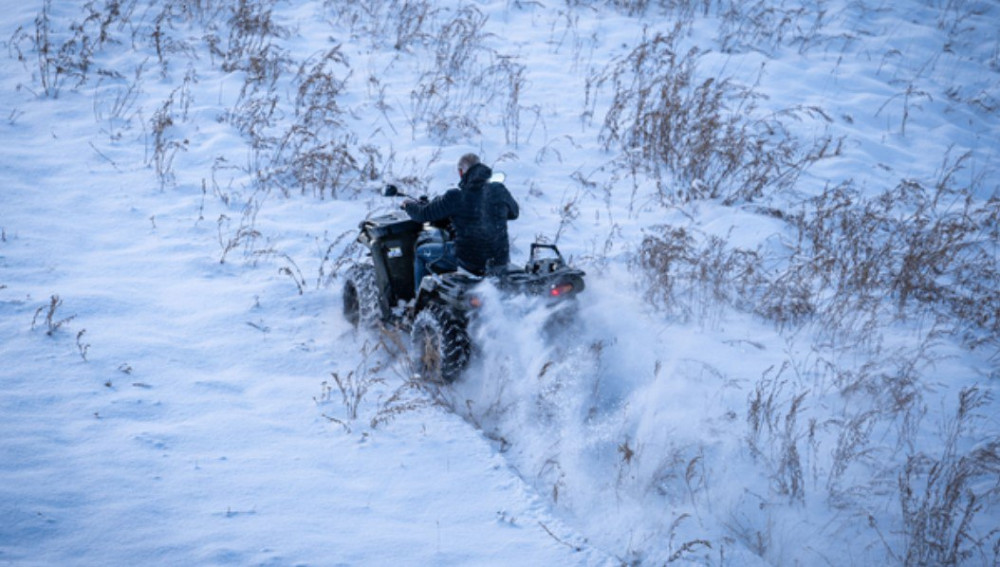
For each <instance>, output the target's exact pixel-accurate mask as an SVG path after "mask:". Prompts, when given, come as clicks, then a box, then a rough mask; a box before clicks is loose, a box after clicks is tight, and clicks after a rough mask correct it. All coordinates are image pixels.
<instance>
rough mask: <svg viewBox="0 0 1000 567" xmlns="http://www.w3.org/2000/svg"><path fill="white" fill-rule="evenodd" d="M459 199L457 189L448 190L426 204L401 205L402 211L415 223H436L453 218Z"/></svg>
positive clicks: (413, 202)
mask: <svg viewBox="0 0 1000 567" xmlns="http://www.w3.org/2000/svg"><path fill="white" fill-rule="evenodd" d="M459 197H460V195H459V190H458V189H449V190H448V191H445V193H444V194H443V195H438V196H437V197H434V198H433V199H431V200H430V201H429V202H427V203H420V202H418V201H407V202H406V203H404V204H403V210H404V211H406V214H408V215H410V218H411V219H413V220H415V221H417V222H431V221H438V220H442V219H446V218H449V217H451V216H454V214H455V213H456V212H457V208H458V205H459Z"/></svg>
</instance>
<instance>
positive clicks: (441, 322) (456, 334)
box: [410, 303, 470, 383]
mask: <svg viewBox="0 0 1000 567" xmlns="http://www.w3.org/2000/svg"><path fill="white" fill-rule="evenodd" d="M410 337H411V338H412V341H413V348H412V350H411V352H412V353H413V354H412V356H413V367H414V371H415V372H416V373H417V374H419V375H420V377H421V378H422V379H424V380H427V381H428V382H438V383H442V382H443V383H450V382H454V381H455V379H456V378H458V376H459V374H461V373H462V370H463V369H465V365H466V364H467V363H468V362H469V351H470V343H469V335H468V333H467V332H466V329H465V321H464V320H463V319H462V318H461V317H459V316H456V315H455V314H453V313H452V312H451V311H450V310H449V309H448V308H447V307H445V306H443V305H439V304H436V303H432V304H430V305H428V306H427V307H426V308H425V309H424V310H423V311H421V312H420V313H419V314H418V315H417V318H416V320H414V321H413V330H412V331H411V333H410Z"/></svg>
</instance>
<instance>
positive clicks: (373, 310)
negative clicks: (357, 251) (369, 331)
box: [343, 264, 381, 327]
mask: <svg viewBox="0 0 1000 567" xmlns="http://www.w3.org/2000/svg"><path fill="white" fill-rule="evenodd" d="M343 298H344V318H346V319H347V321H348V322H350V323H351V325H353V326H354V327H358V326H363V327H370V326H372V325H373V324H374V323H375V321H376V319H378V316H379V311H380V309H381V308H380V307H379V304H378V284H376V283H375V266H373V265H371V264H355V265H353V266H351V267H350V269H348V270H347V275H346V276H345V277H344V293H343Z"/></svg>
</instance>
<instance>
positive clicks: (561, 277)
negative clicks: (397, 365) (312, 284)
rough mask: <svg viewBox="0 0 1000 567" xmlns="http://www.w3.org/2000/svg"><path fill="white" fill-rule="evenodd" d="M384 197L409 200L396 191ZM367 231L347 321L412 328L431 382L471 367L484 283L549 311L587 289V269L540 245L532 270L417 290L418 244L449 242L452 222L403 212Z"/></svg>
mask: <svg viewBox="0 0 1000 567" xmlns="http://www.w3.org/2000/svg"><path fill="white" fill-rule="evenodd" d="M382 194H383V195H384V196H386V197H394V196H401V197H405V196H406V195H404V194H402V193H400V192H399V191H398V190H397V189H396V187H395V186H393V185H388V186H386V188H385V189H383V191H382ZM421 199H425V197H422V198H421ZM359 228H360V233H359V234H358V238H357V241H358V242H359V243H360V244H361V245H362V246H364V247H365V248H366V249H367V256H368V257H367V258H365V259H363V260H362V261H360V262H357V263H356V264H354V265H352V266H351V267H350V268H348V270H347V272H346V276H345V281H344V290H343V301H344V316H345V317H346V318H347V320H348V321H350V322H351V323H352V324H353V325H355V326H370V325H375V324H378V323H379V322H381V323H382V324H384V325H389V326H394V327H396V328H399V329H402V330H404V331H407V330H408V331H409V332H410V337H411V339H412V348H411V355H412V357H413V363H414V367H415V371H416V372H417V373H418V374H419V375H420V376H421V378H422V379H424V380H428V381H431V382H443V383H449V382H452V381H454V380H455V379H456V378H458V376H459V375H460V374H461V372H462V370H463V369H464V368H465V366H466V364H467V363H468V361H469V357H470V354H471V353H472V349H473V345H472V343H471V340H470V333H469V325H470V323H472V322H474V321H475V319H476V317H477V314H478V312H479V309H480V307H482V303H483V296H482V295H481V294H480V293H478V292H477V287H478V286H479V285H480V284H482V283H483V282H484V281H487V280H488V281H490V282H491V283H492V284H493V285H494V286H495V287H496V288H497V289H498V290H500V292H501V296H503V295H504V294H506V295H510V294H526V295H531V296H538V297H541V298H544V304H545V305H546V307H547V308H557V307H562V308H565V307H568V305H567V304H568V303H572V302H575V297H576V295H577V294H579V293H580V292H581V291H583V288H584V280H583V276H584V275H585V274H584V272H583V271H581V270H578V269H575V268H572V267H570V266H568V265H567V264H566V262H565V261H564V260H563V257H562V254H560V252H559V249H558V248H557V247H556V246H555V245H553V244H542V243H537V242H536V243H534V244H532V245H531V253H530V257H529V258H528V262H527V263H526V264H525V265H524V266H517V265H510V266H506V267H504V268H503V269H500V270H496V271H494V272H492V273H491V274H490V275H487V276H481V275H476V274H472V273H469V272H466V271H464V270H458V271H455V272H448V273H434V272H433V271H432V273H429V274H428V275H427V276H425V277H424V278H423V279H422V280H421V282H420V285H419V288H418V289H414V281H413V280H414V273H413V271H414V257H415V254H416V248H417V246H419V245H421V244H423V243H424V242H428V241H438V242H443V241H446V240H448V239H449V238H450V234H449V226H448V223H447V222H442V223H420V222H417V221H414V220H412V219H410V217H409V215H407V214H406V213H405V212H404V211H402V210H398V211H392V212H388V213H386V214H382V215H378V216H375V217H371V218H368V219H365V220H364V221H362V222H361V223H360V225H359ZM553 312H554V313H557V312H558V313H564V309H554V311H553Z"/></svg>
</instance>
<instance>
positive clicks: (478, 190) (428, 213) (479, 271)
mask: <svg viewBox="0 0 1000 567" xmlns="http://www.w3.org/2000/svg"><path fill="white" fill-rule="evenodd" d="M458 174H459V175H460V176H461V181H460V182H459V184H458V187H459V188H458V189H449V190H448V191H447V192H445V193H444V194H443V195H440V196H438V197H435V198H434V199H432V200H431V201H429V202H425V203H421V202H418V201H406V202H405V203H403V209H404V210H405V211H406V212H407V214H409V215H410V218H412V219H413V220H415V221H418V222H431V221H437V220H443V219H446V218H448V219H451V224H452V227H453V229H454V233H455V238H454V241H453V242H451V243H447V244H452V245H453V246H447V245H445V246H443V247H442V249H441V250H440V251H438V250H426V249H425V250H423V251H421V250H420V249H418V251H417V262H416V264H417V265H416V266H415V268H416V272H417V273H416V274H415V279H416V283H417V286H419V284H420V279H421V278H422V277H423V275H424V273H426V265H425V264H428V263H430V264H434V265H435V267H437V268H438V269H439V270H440V271H447V267H448V260H450V258H448V255H449V252H452V250H450V248H452V247H453V249H454V250H453V254H454V257H455V258H457V261H458V266H460V267H462V268H463V269H465V270H467V271H469V272H472V273H473V274H476V275H485V274H487V273H489V272H491V271H493V270H499V269H503V268H505V267H506V266H507V265H508V264H509V263H510V242H509V241H508V237H507V221H509V220H514V219H516V218H517V216H518V212H519V209H518V206H517V201H515V200H514V198H513V197H512V196H511V194H510V192H509V191H508V190H507V188H506V187H505V186H504V185H503V184H502V183H498V182H490V181H489V179H490V177H491V176H492V175H493V170H491V169H490V168H489V167H487V166H486V165H484V164H482V163H480V161H479V157H478V156H476V155H475V154H466V155H464V156H462V159H460V160H459V162H458ZM429 246H433V245H429ZM438 246H441V245H438ZM421 248H424V247H423V246H422V247H421ZM435 256H437V257H435ZM428 260H429V262H428ZM442 267H444V269H443V270H441V268H442Z"/></svg>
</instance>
